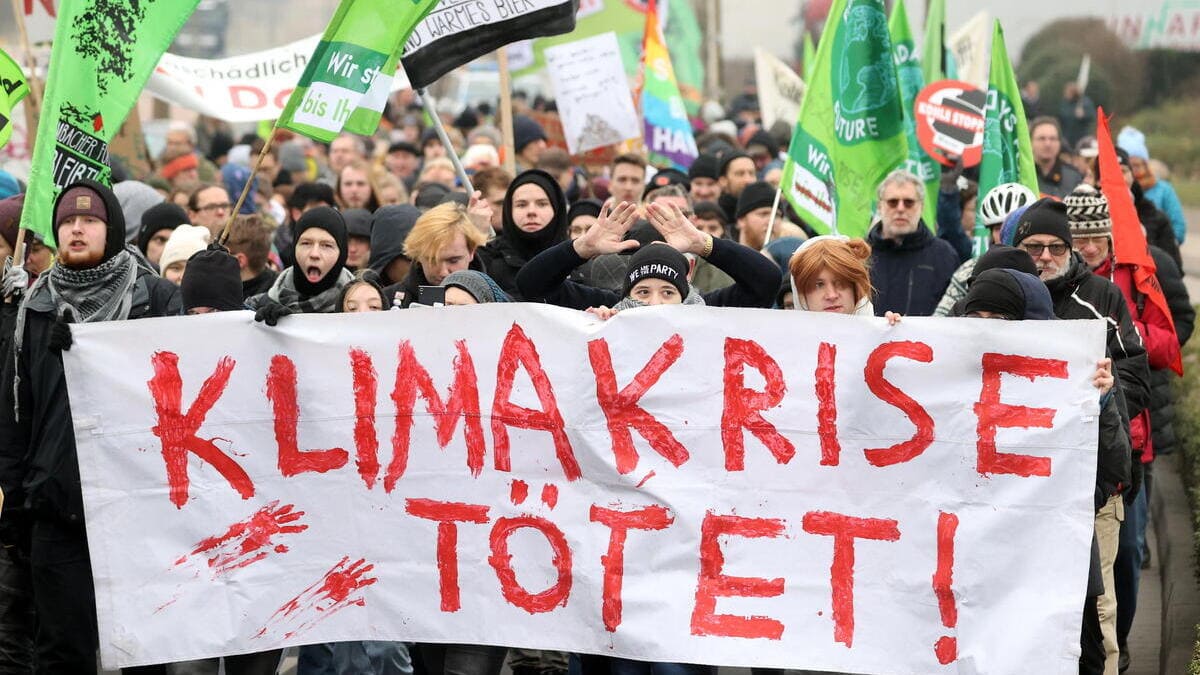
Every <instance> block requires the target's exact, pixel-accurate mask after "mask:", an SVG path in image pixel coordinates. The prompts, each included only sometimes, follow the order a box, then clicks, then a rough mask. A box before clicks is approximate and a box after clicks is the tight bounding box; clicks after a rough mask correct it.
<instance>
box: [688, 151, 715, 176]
mask: <svg viewBox="0 0 1200 675" xmlns="http://www.w3.org/2000/svg"><path fill="white" fill-rule="evenodd" d="M720 177H721V160H719V159H717V156H716V155H708V154H705V155H700V156H699V157H697V158H696V159H695V160H693V161H692V165H691V166H689V167H688V178H690V179H696V178H711V179H713V180H716V179H718V178H720Z"/></svg>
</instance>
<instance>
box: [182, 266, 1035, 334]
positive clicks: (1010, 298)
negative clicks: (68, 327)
mask: <svg viewBox="0 0 1200 675" xmlns="http://www.w3.org/2000/svg"><path fill="white" fill-rule="evenodd" d="M1025 257H1026V258H1028V257H1029V256H1028V255H1026V256H1025ZM188 270H189V272H190V271H191V268H190V267H189V268H188ZM980 311H984V312H994V313H997V314H1003V315H1004V316H1006V317H1008V318H1009V319H1023V318H1025V292H1024V291H1023V290H1022V289H1021V284H1019V283H1017V280H1016V279H1014V278H1013V276H1012V275H1011V274H1009V273H1008V272H1005V271H1004V270H1002V269H990V270H984V271H983V272H982V273H980V274H978V275H976V277H975V280H974V281H973V282H971V289H970V290H969V291H967V297H966V299H965V300H964V304H963V314H971V313H972V312H980Z"/></svg>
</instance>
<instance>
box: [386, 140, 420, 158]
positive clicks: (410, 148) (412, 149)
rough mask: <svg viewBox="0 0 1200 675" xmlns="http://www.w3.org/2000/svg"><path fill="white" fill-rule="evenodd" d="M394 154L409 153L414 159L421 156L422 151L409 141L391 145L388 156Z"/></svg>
mask: <svg viewBox="0 0 1200 675" xmlns="http://www.w3.org/2000/svg"><path fill="white" fill-rule="evenodd" d="M393 152H407V153H408V154H410V155H412V156H413V157H420V156H421V149H420V148H418V147H417V146H415V145H413V144H412V143H409V142H408V141H396V142H395V143H392V144H391V145H389V146H388V149H387V154H389V155H390V154H392V153H393Z"/></svg>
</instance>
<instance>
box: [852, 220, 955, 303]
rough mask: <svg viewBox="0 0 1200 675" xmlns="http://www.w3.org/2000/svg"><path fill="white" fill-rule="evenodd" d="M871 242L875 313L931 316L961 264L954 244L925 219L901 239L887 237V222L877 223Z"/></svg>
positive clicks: (870, 238) (872, 230)
mask: <svg viewBox="0 0 1200 675" xmlns="http://www.w3.org/2000/svg"><path fill="white" fill-rule="evenodd" d="M867 243H868V244H870V245H871V265H870V267H871V286H872V287H874V288H875V316H883V315H884V314H886V313H887V312H896V313H898V314H903V315H904V316H931V315H932V314H933V311H934V310H935V309H936V308H937V305H938V301H939V300H941V299H942V295H943V294H945V292H946V286H948V285H949V284H950V277H951V276H953V274H954V270H955V269H957V268H958V252H956V251H955V250H954V247H953V246H951V245H950V244H948V243H946V242H945V241H944V240H942V239H938V238H937V237H935V236H934V234H933V232H930V231H929V228H928V227H926V225H925V221H924V220H922V221H921V222H919V223H918V224H917V230H916V231H915V232H913V233H912V234H907V235H905V236H904V237H902V238H901V239H900V240H899V241H896V240H895V239H885V238H884V236H883V223H875V225H874V226H873V227H872V228H871V231H870V232H869V233H868V234H867Z"/></svg>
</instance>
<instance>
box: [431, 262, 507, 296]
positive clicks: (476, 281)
mask: <svg viewBox="0 0 1200 675" xmlns="http://www.w3.org/2000/svg"><path fill="white" fill-rule="evenodd" d="M442 286H445V287H448V286H454V287H455V288H461V289H462V290H464V291H466V292H468V293H470V294H471V297H473V298H475V300H476V301H477V302H479V303H480V304H484V303H489V302H511V300H510V299H509V297H508V295H507V294H506V293H505V292H504V291H503V290H502V289H501V288H500V286H499V284H497V283H496V282H495V281H493V280H492V278H491V277H489V276H488V275H486V274H484V273H483V272H476V271H475V270H459V271H457V272H451V273H450V274H449V275H448V276H447V277H446V278H445V279H442Z"/></svg>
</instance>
